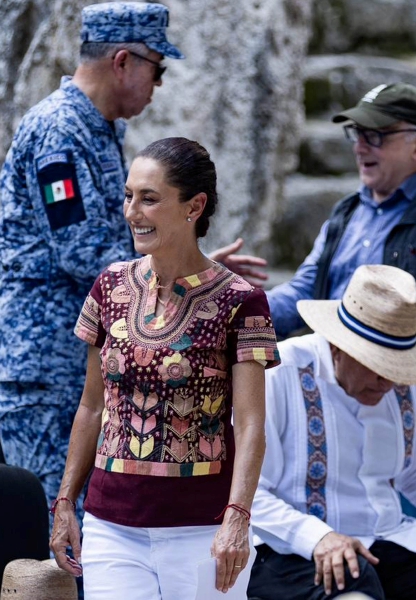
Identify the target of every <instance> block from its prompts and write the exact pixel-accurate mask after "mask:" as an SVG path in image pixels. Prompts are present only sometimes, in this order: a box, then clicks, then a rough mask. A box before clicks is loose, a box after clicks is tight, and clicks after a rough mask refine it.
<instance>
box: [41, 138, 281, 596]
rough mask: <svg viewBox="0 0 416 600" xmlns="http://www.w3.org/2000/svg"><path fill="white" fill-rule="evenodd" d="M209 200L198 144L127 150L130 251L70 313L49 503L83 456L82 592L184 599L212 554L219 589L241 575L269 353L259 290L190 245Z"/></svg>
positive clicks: (210, 174) (65, 539) (66, 531)
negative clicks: (64, 395) (68, 385)
mask: <svg viewBox="0 0 416 600" xmlns="http://www.w3.org/2000/svg"><path fill="white" fill-rule="evenodd" d="M217 202H218V198H217V192H216V170H215V166H214V164H213V162H212V161H211V158H210V156H209V154H208V152H207V151H206V150H205V148H203V147H202V146H201V145H200V144H198V143H197V142H193V141H190V140H187V139H185V138H167V139H164V140H159V141H157V142H154V143H153V144H151V145H150V146H148V147H147V148H145V149H144V150H143V151H142V152H140V153H139V155H138V156H137V157H136V159H135V161H134V162H133V164H132V167H131V169H130V172H129V175H128V178H127V182H126V188H125V201H124V215H125V218H126V220H127V222H128V224H129V227H130V230H131V233H132V236H133V239H134V245H135V248H136V250H137V251H138V252H139V253H141V254H144V255H145V256H144V257H143V258H141V259H138V260H134V261H130V262H124V263H115V264H112V265H110V266H109V267H108V268H106V269H105V270H104V271H103V272H102V273H101V275H100V276H99V277H98V278H97V280H96V282H95V284H94V286H93V288H92V290H91V292H90V294H89V295H88V297H87V299H86V301H85V304H84V308H83V310H82V312H81V315H80V317H79V319H78V323H77V327H76V334H77V335H78V337H80V338H81V339H83V340H84V341H86V342H87V343H88V344H90V350H89V361H88V369H87V381H86V385H85V389H84V394H83V396H82V399H81V405H80V408H79V410H78V413H77V416H76V419H75V423H74V427H73V432H72V436H71V445H70V452H69V457H68V461H67V467H66V471H65V475H64V478H63V482H62V486H61V496H63V497H65V498H69V499H71V500H72V501H73V500H74V499H75V498H76V497H77V494H78V493H79V491H80V489H82V485H83V483H84V480H85V478H86V477H87V475H88V473H89V470H90V468H91V467H92V466H93V465H94V469H93V471H92V475H91V479H90V483H89V489H88V496H87V500H86V503H85V509H86V517H85V520H84V528H83V534H84V540H83V548H82V568H83V572H84V581H85V591H86V596H87V598H88V599H89V600H94V599H96V598H97V599H98V598H99V599H100V600H103V599H104V600H106V599H108V600H110V599H113V598H115V597H120V596H124V595H125V596H127V594H128V595H129V598H130V599H132V600H148V598H152V599H154V600H177V599H178V598H181V600H194V598H195V594H196V589H197V564H198V562H199V561H201V560H203V559H206V558H209V557H210V556H211V554H212V555H213V556H214V557H215V558H216V560H217V575H216V587H217V588H218V589H219V590H222V591H223V592H226V591H227V590H228V589H229V588H230V587H232V586H233V584H234V583H235V581H236V579H237V577H242V578H244V579H245V581H246V582H247V583H248V578H249V572H248V569H246V570H243V569H244V567H245V566H246V565H247V563H248V559H249V553H250V537H251V532H250V527H249V525H250V524H249V521H250V508H251V503H252V500H253V495H254V491H255V488H256V485H257V481H258V476H259V471H260V466H261V462H262V457H263V452H264V368H265V366H271V365H274V364H276V363H277V362H278V352H277V348H276V340H275V335H274V330H273V328H272V325H271V319H270V314H269V309H268V305H267V301H266V298H265V294H264V292H263V291H262V290H260V289H255V288H253V287H252V286H251V285H250V284H249V283H247V282H246V281H245V280H244V279H242V278H241V277H240V276H238V275H235V274H234V273H231V272H230V271H228V270H227V269H226V268H225V267H224V266H222V265H220V264H218V263H216V262H213V261H212V260H210V259H209V258H207V257H206V256H205V255H204V254H203V253H202V252H201V251H200V249H199V246H198V238H199V237H202V236H204V235H205V234H206V232H207V230H208V227H209V219H210V217H211V216H212V215H213V214H214V212H215V208H216V205H217ZM232 414H233V425H232V423H231V415H232ZM80 465H81V468H80ZM57 508H58V510H59V511H60V516H61V517H62V518H61V520H60V521H59V530H58V525H56V529H55V531H54V536H53V543H52V547H53V549H54V551H55V554H56V555H57V557H59V556H60V555H61V556H62V554H63V553H64V551H65V548H66V546H67V545H69V544H70V545H72V547H73V548H75V556H78V554H77V552H76V549H77V548H78V549H79V531H78V529H77V525H76V522H75V518H74V515H73V514H72V512H71V509H70V504H69V503H68V502H61V503H59V504H58V505H57ZM104 548H107V550H104ZM78 552H79V550H78ZM72 566H73V565H72ZM73 572H75V571H73ZM138 582H139V583H140V585H138Z"/></svg>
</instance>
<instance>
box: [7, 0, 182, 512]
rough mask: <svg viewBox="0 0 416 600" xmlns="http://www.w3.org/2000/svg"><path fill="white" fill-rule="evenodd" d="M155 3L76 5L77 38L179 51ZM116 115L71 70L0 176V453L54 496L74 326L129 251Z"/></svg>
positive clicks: (76, 373)
mask: <svg viewBox="0 0 416 600" xmlns="http://www.w3.org/2000/svg"><path fill="white" fill-rule="evenodd" d="M168 21H169V11H168V9H167V8H166V6H164V5H162V4H156V3H155V4H153V3H144V2H108V3H100V4H93V5H90V6H86V7H85V8H84V9H83V11H82V27H81V40H82V41H83V42H86V43H89V42H98V43H101V42H105V43H120V42H121V43H130V42H135V43H137V42H141V43H144V44H146V46H147V47H148V48H150V49H152V50H154V51H156V52H159V53H160V54H162V55H164V56H167V57H170V58H184V56H183V54H182V53H181V52H180V51H179V50H178V48H176V47H175V46H173V45H172V44H170V42H169V41H168V40H167V38H166V27H167V26H168ZM124 134H125V124H124V122H123V121H121V120H116V121H114V122H111V123H110V122H108V121H106V120H105V119H104V117H103V115H102V114H101V113H100V112H99V111H98V110H97V109H96V108H95V106H94V105H93V104H92V102H91V101H90V100H89V98H88V97H87V96H86V95H85V94H84V93H83V92H82V91H81V90H80V89H79V88H78V87H76V86H75V85H73V84H72V83H71V80H70V78H63V80H62V82H61V87H60V89H59V90H57V91H55V92H54V93H53V94H51V95H50V96H49V97H48V98H46V99H45V100H43V101H42V102H40V103H39V104H38V105H36V106H35V107H33V108H32V109H31V110H30V111H29V112H28V113H27V114H26V115H25V117H24V118H23V120H22V122H21V124H20V126H19V128H18V130H17V132H16V134H15V136H14V139H13V143H12V146H11V148H10V150H9V153H8V155H7V157H6V162H5V164H4V167H3V170H2V172H1V175H0V190H1V196H0V435H1V442H2V445H3V449H4V454H5V458H6V461H7V462H8V463H10V464H15V465H19V466H22V467H25V468H27V469H30V470H31V471H33V472H34V473H36V475H38V477H39V478H40V480H41V481H42V483H43V484H44V487H45V491H46V494H47V497H48V500H49V502H51V501H52V500H53V499H54V498H55V497H56V496H57V493H58V490H59V485H60V480H61V477H62V473H63V470H64V463H65V458H66V454H67V447H68V440H69V434H70V429H71V425H72V420H73V417H74V414H75V411H76V408H77V406H78V403H79V399H80V396H81V393H82V388H83V383H84V375H85V366H86V350H85V348H84V344H83V343H82V342H81V341H80V340H78V339H77V338H75V336H74V335H73V328H74V325H75V322H76V320H77V317H78V315H79V312H80V310H81V307H82V305H83V302H84V299H85V297H86V296H87V294H88V292H89V290H90V288H91V286H92V284H93V282H94V280H95V278H96V276H97V275H98V273H99V272H100V271H101V270H102V269H103V268H104V267H105V266H107V265H108V264H110V263H113V262H116V261H123V260H125V259H128V258H132V257H133V245H132V240H131V236H130V234H129V233H128V230H127V226H126V224H125V222H124V218H123V214H122V202H123V189H124V183H125V180H126V175H127V173H126V169H125V163H124V159H123V153H122V146H123V140H124Z"/></svg>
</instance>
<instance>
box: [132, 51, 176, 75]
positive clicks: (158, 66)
mask: <svg viewBox="0 0 416 600" xmlns="http://www.w3.org/2000/svg"><path fill="white" fill-rule="evenodd" d="M128 52H130V54H133V56H137V58H141V59H142V60H146V61H147V62H149V63H151V64H152V65H155V67H156V69H155V72H154V75H153V81H160V80H161V79H162V75H163V73H164V72H165V71H166V69H167V67H165V66H164V65H161V64H160V63H158V62H156V61H155V60H150V58H146V56H142V55H141V54H137V52H133V51H132V50H129V51H128Z"/></svg>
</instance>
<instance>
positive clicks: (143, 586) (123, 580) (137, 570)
mask: <svg viewBox="0 0 416 600" xmlns="http://www.w3.org/2000/svg"><path fill="white" fill-rule="evenodd" d="M218 528H219V526H217V525H215V526H208V527H151V528H142V527H128V526H125V525H115V524H114V523H110V522H108V521H103V520H101V519H97V518H96V517H94V516H93V515H91V514H89V513H85V516H84V523H83V542H82V567H83V572H84V594H85V600H195V595H196V590H197V583H198V581H197V569H198V563H199V562H200V561H201V560H204V559H206V558H210V556H211V545H212V542H213V539H214V536H215V533H216V531H217V530H218ZM246 571H247V572H246ZM249 575H250V573H249V570H248V569H245V570H244V571H243V572H242V573H241V575H240V577H246V578H247V584H248V579H249ZM224 598H226V596H225V597H224Z"/></svg>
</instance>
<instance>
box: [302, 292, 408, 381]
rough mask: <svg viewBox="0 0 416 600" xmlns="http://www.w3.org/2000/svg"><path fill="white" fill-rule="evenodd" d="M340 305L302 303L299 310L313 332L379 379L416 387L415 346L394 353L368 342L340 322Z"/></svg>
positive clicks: (389, 349) (321, 302)
mask: <svg viewBox="0 0 416 600" xmlns="http://www.w3.org/2000/svg"><path fill="white" fill-rule="evenodd" d="M340 303H341V301H340V300H319V301H318V300H299V301H298V303H297V308H298V311H299V314H300V315H301V317H302V318H303V319H304V321H305V322H306V324H307V325H309V327H310V328H311V329H312V330H313V331H316V333H320V334H321V335H322V336H323V337H324V338H325V339H326V340H327V341H328V342H330V343H331V344H334V346H336V347H337V348H339V349H340V350H343V351H344V352H346V353H347V354H348V355H349V356H351V357H352V358H354V359H355V360H356V361H358V362H359V363H361V364H362V365H364V366H365V367H367V368H368V369H370V370H371V371H374V372H375V373H377V375H380V376H381V377H384V378H385V379H388V380H389V381H393V382H394V383H398V384H400V385H413V384H416V346H415V347H414V348H411V349H410V350H394V349H391V348H386V347H384V346H381V345H379V344H376V343H374V342H370V341H369V340H366V339H365V338H363V337H361V336H360V335H358V334H357V333H354V332H353V331H351V330H350V329H348V328H347V327H346V326H345V325H344V324H343V323H342V322H341V320H340V318H339V316H338V307H339V305H340Z"/></svg>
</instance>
